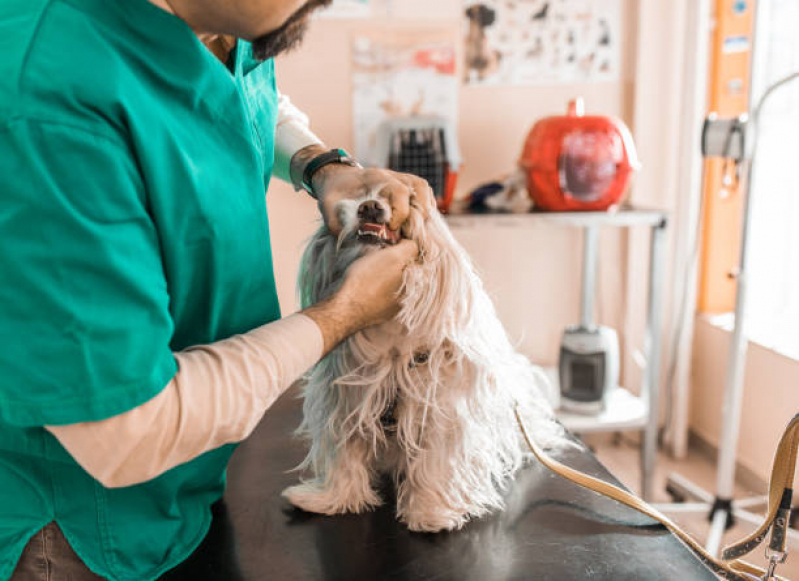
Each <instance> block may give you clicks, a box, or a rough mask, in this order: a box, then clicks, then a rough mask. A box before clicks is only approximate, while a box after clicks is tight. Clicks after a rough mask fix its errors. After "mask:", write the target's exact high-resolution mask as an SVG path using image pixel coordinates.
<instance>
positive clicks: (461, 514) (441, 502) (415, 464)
mask: <svg viewBox="0 0 799 581" xmlns="http://www.w3.org/2000/svg"><path fill="white" fill-rule="evenodd" d="M403 473H404V474H403V475H404V479H403V480H402V482H401V483H400V485H399V490H398V497H397V516H398V517H399V519H400V520H401V521H402V522H404V523H405V524H406V525H407V526H408V528H409V529H410V530H412V531H419V532H437V531H442V530H448V531H450V530H455V529H459V528H461V527H462V526H463V525H464V524H466V523H467V522H468V521H469V518H470V517H471V516H479V515H480V514H481V513H483V512H485V510H482V511H481V510H479V507H477V508H476V509H475V507H473V506H472V505H471V504H470V498H469V494H468V491H466V490H464V489H463V488H464V487H463V486H461V483H460V482H459V478H458V475H457V474H455V473H454V471H453V469H452V463H451V450H450V446H449V445H448V444H446V443H445V442H444V441H440V444H436V445H435V446H432V447H431V448H428V449H425V450H423V451H421V452H419V453H418V454H415V455H414V457H413V458H411V459H409V460H408V465H407V467H406V468H405V470H403ZM473 512H474V514H472V513H473Z"/></svg>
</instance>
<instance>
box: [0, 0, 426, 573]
mask: <svg viewBox="0 0 799 581" xmlns="http://www.w3.org/2000/svg"><path fill="white" fill-rule="evenodd" d="M328 3H329V0H2V2H0V176H2V178H0V580H4V579H9V578H13V579H14V581H18V580H22V579H24V580H26V581H27V580H29V579H51V578H52V579H61V578H67V576H69V577H68V578H70V579H73V580H81V579H97V578H98V577H97V575H99V576H101V577H103V578H109V579H118V580H125V581H127V580H130V581H134V580H135V581H148V580H150V579H155V578H157V577H159V576H160V575H161V574H163V573H164V572H165V571H167V570H168V569H170V568H172V567H174V566H175V565H177V564H178V563H180V562H181V561H182V560H184V559H185V558H186V557H187V556H188V555H189V554H190V553H191V552H192V551H193V550H194V548H196V546H197V545H198V544H199V542H200V541H201V540H202V538H203V537H204V535H205V533H206V532H207V530H208V527H209V524H210V511H209V506H210V505H211V504H212V503H214V502H215V501H217V500H218V499H219V498H220V497H221V495H222V492H223V490H224V479H225V476H224V475H225V467H226V465H227V462H228V459H229V458H230V455H231V453H232V451H233V446H232V445H224V446H221V447H216V448H214V449H212V450H209V451H207V452H206V453H203V454H201V455H199V456H197V457H196V458H193V459H190V460H189V461H186V462H185V463H182V464H180V465H177V466H175V467H174V468H172V469H170V470H168V471H167V472H165V473H163V474H160V475H159V476H158V477H157V478H154V479H152V480H149V481H147V482H142V483H139V484H136V485H133V486H121V487H118V488H108V487H105V486H103V485H102V484H101V483H100V482H98V481H97V480H96V479H94V478H93V477H92V476H91V475H90V474H89V473H88V472H87V471H86V470H84V467H83V466H82V465H81V464H79V463H78V462H77V461H76V460H75V458H74V457H73V456H72V455H71V454H70V452H68V451H67V449H66V448H65V447H64V446H63V445H62V442H61V441H60V440H59V439H57V438H55V437H54V436H53V435H52V433H50V431H48V430H46V429H45V428H44V426H48V427H49V426H64V425H73V424H79V423H88V424H91V423H92V422H99V421H102V420H106V419H107V418H112V417H116V416H118V415H120V414H122V415H124V414H126V413H128V412H130V411H131V410H137V409H139V408H140V406H144V404H145V402H148V401H149V400H152V399H153V398H155V397H156V396H158V395H159V394H160V392H161V391H162V390H163V389H164V387H165V386H166V385H167V384H170V382H171V381H173V379H174V377H176V373H178V371H179V370H178V365H177V364H176V359H175V355H174V354H175V353H178V352H181V351H183V350H187V349H189V348H191V347H193V346H197V345H206V344H208V345H215V344H216V343H217V342H220V341H223V340H225V339H227V338H230V337H233V336H236V335H238V334H246V333H248V332H250V331H251V330H254V329H256V328H258V327H261V326H266V327H268V326H269V325H268V324H269V323H270V322H272V321H276V320H277V319H279V318H280V310H279V306H278V302H277V296H276V292H275V283H274V276H273V272H272V259H271V253H270V247H269V227H268V222H267V215H266V206H265V198H264V191H265V189H266V188H267V186H268V184H269V180H270V176H271V175H272V173H273V166H274V163H275V143H274V135H275V122H276V116H277V102H278V94H277V91H276V83H275V72H274V63H273V61H272V60H271V58H272V57H273V56H274V55H275V54H277V53H278V52H280V51H281V50H284V49H286V48H289V47H291V46H292V45H294V44H296V42H297V41H298V39H299V37H300V35H301V33H302V31H303V29H304V25H305V23H306V21H307V17H308V15H309V14H310V13H311V12H312V11H313V10H314V9H315V8H317V7H319V6H322V5H325V4H328ZM220 34H221V35H229V36H230V37H235V38H239V39H247V40H248V41H251V42H247V41H245V40H239V41H238V43H237V44H236V45H235V48H234V50H233V51H232V52H231V53H230V54H229V55H221V56H222V61H224V62H220V60H219V59H218V58H217V57H216V56H214V55H213V54H212V53H211V52H210V51H209V50H208V49H207V48H206V47H205V46H204V45H203V44H202V42H201V41H200V37H201V36H203V35H220ZM324 151H325V149H324V148H322V147H321V146H319V145H312V146H309V147H306V148H303V149H302V150H301V151H298V152H297V153H296V155H294V156H293V158H292V160H291V165H292V172H293V173H294V174H295V176H297V175H302V174H303V170H304V168H305V167H306V166H307V165H308V164H309V163H311V162H312V161H313V160H317V159H319V157H320V154H323V152H324ZM375 172H378V173H375ZM281 177H287V176H281ZM383 178H385V179H386V180H389V181H390V182H391V183H392V184H393V185H392V186H391V187H390V188H389V189H388V190H389V191H387V192H386V193H384V195H385V197H386V199H387V200H388V202H389V203H390V204H391V206H392V209H393V210H394V218H393V220H392V221H393V223H392V224H391V227H392V228H394V229H396V228H398V227H399V223H400V222H401V221H402V220H404V218H405V217H406V216H407V212H408V205H409V204H411V203H414V196H416V195H418V196H420V197H421V196H424V197H426V198H429V196H430V193H429V189H425V186H423V184H422V183H420V182H419V181H415V180H413V179H412V178H409V177H408V176H397V175H396V174H394V175H389V174H388V173H386V174H380V173H379V170H360V169H358V168H355V167H350V166H348V165H346V164H344V163H338V164H337V163H328V164H327V165H326V166H325V167H324V168H323V170H320V171H319V172H318V174H316V175H314V178H313V183H312V184H311V185H312V186H313V187H312V188H311V189H312V191H313V193H315V194H316V195H318V197H319V202H320V207H321V208H322V209H323V213H324V217H325V219H326V221H327V222H328V224H329V225H330V227H331V228H332V229H334V230H335V228H336V227H337V225H336V222H335V216H333V215H332V214H331V212H330V211H331V209H332V207H333V204H334V203H335V202H336V201H337V200H339V199H341V198H343V197H346V196H350V195H355V194H358V195H360V193H361V192H362V191H363V189H364V187H366V186H368V185H369V184H372V183H374V182H375V180H380V179H383ZM295 181H296V180H295ZM429 201H430V200H429V199H425V200H423V201H422V202H419V200H417V203H419V204H420V205H422V206H425V207H429ZM284 219H290V217H284ZM410 246H412V245H411V243H407V242H406V243H403V245H402V248H397V247H395V248H391V249H386V250H381V251H379V252H378V253H373V254H372V255H370V256H369V257H366V258H364V259H362V260H364V261H365V260H372V261H373V264H372V267H373V268H371V269H370V271H369V272H368V274H369V278H368V280H367V278H366V273H367V269H366V268H361V269H356V268H354V269H353V272H354V274H353V275H352V278H353V280H351V281H349V282H348V284H349V288H350V289H353V288H354V289H358V288H364V289H367V287H368V288H369V289H371V290H370V291H368V292H367V291H366V290H365V291H364V292H365V295H364V297H356V294H357V293H352V292H350V294H349V295H348V297H349V298H348V299H347V300H338V301H334V302H332V303H329V304H325V305H320V306H318V307H317V308H316V309H315V310H314V312H313V317H312V318H313V321H315V322H316V324H317V325H318V328H319V332H321V334H322V337H323V339H324V345H325V350H329V349H330V348H331V347H332V346H334V345H335V343H336V342H337V341H340V340H341V339H343V338H344V337H345V336H346V334H347V333H350V332H353V331H354V330H357V329H359V328H363V327H364V326H366V325H368V324H370V323H374V322H377V321H380V320H384V319H385V318H386V317H388V316H390V314H391V313H393V312H395V309H396V302H397V298H396V291H397V290H398V288H399V281H400V280H401V270H402V267H403V265H404V264H406V263H407V261H408V260H412V259H413V257H414V256H415V252H416V251H415V247H414V248H413V249H410V248H409V247H410ZM378 254H379V255H382V256H380V257H377V258H375V257H376V255H378ZM377 265H381V267H380V268H377ZM375 289H377V290H375ZM309 316H310V315H309ZM181 371H182V370H181ZM56 523H57V525H56ZM48 527H56V528H48ZM41 531H49V532H48V533H47V534H53V531H58V533H59V534H61V532H62V531H63V535H64V536H65V537H66V539H67V540H68V545H67V547H69V546H71V549H73V550H74V551H75V553H77V555H78V556H79V561H78V563H79V564H80V567H79V568H78V569H69V570H67V569H66V568H64V569H59V567H61V565H60V564H59V563H58V562H56V561H54V560H51V559H50V557H48V556H47V555H45V556H44V557H43V559H44V560H43V561H42V564H41V571H42V572H41V576H39V574H38V573H33V572H31V571H20V570H18V571H17V572H16V573H14V571H15V568H16V565H17V563H18V562H19V560H20V555H22V554H23V549H25V547H26V546H28V552H32V551H34V550H33V549H31V546H32V545H30V544H29V543H33V541H32V540H31V539H32V536H33V535H34V534H39V532H41ZM40 534H41V538H40V542H41V545H42V550H46V548H47V544H48V542H52V537H48V536H47V534H45V533H44V532H41V533H40ZM37 538H38V537H37ZM36 550H38V549H36ZM35 564H36V563H34V565H35ZM73 565H74V564H73ZM73 565H70V567H72V566H73ZM37 566H38V565H37ZM64 567H66V566H64ZM12 574H13V577H12Z"/></svg>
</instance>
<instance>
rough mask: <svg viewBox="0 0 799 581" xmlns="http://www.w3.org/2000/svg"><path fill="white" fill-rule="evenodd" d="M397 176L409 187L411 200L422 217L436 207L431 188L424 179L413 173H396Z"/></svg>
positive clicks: (426, 215)
mask: <svg viewBox="0 0 799 581" xmlns="http://www.w3.org/2000/svg"><path fill="white" fill-rule="evenodd" d="M397 177H398V178H399V179H400V181H402V183H404V184H405V185H406V186H407V187H408V189H410V194H411V195H410V200H411V202H412V203H413V204H414V205H415V206H416V207H417V208H419V209H420V210H421V211H422V214H423V215H424V217H425V218H427V217H428V216H429V215H430V212H432V211H433V209H434V208H435V207H436V200H435V195H434V194H433V188H431V187H430V184H429V183H428V182H427V180H426V179H424V178H420V177H419V176H415V175H413V174H397Z"/></svg>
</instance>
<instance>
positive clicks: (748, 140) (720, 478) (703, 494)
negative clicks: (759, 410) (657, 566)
mask: <svg viewBox="0 0 799 581" xmlns="http://www.w3.org/2000/svg"><path fill="white" fill-rule="evenodd" d="M760 5H761V3H760V2H758V3H757V8H756V10H757V12H756V16H755V23H756V24H755V30H757V22H758V20H759V18H758V15H759V13H760V8H759V7H760ZM797 79H799V72H795V73H793V74H791V75H788V76H787V77H785V78H783V79H781V80H779V81H778V82H776V83H774V84H773V85H771V86H770V87H768V89H766V91H765V93H764V94H763V96H762V97H761V98H760V100H759V101H758V102H757V105H756V106H755V107H751V106H750V111H751V114H750V115H749V116H742V117H740V118H738V119H726V120H725V119H717V118H716V117H715V116H713V115H711V116H710V117H709V118H708V120H707V121H706V123H705V135H704V136H703V155H704V156H705V157H723V158H727V159H731V160H733V161H734V162H735V164H736V170H737V171H740V172H741V173H743V174H744V180H745V184H744V186H745V187H744V192H745V200H744V211H743V228H742V232H741V255H740V262H739V270H738V273H737V276H736V278H737V290H736V296H735V326H734V328H733V333H732V340H731V344H730V350H729V360H728V368H727V377H726V381H725V392H724V405H723V408H722V433H721V442H720V445H719V459H718V473H717V482H716V491H715V494H713V493H710V492H708V491H705V490H703V489H701V488H700V487H698V486H697V485H695V484H693V483H692V482H690V481H688V480H687V479H685V478H683V477H681V476H679V475H678V474H672V475H670V476H669V479H668V484H667V490H669V491H670V492H671V493H672V494H673V495H674V496H676V497H685V498H690V499H692V500H697V501H699V502H697V503H685V504H683V503H676V504H670V505H661V507H660V508H661V510H663V511H665V512H671V513H674V514H678V513H681V514H689V513H704V512H708V511H709V518H710V520H711V522H712V524H711V528H710V532H709V534H708V538H707V542H706V545H705V547H706V549H707V550H708V552H709V553H711V554H713V555H718V553H719V549H720V546H721V541H722V537H723V535H724V532H725V531H726V530H727V529H729V528H730V527H731V526H732V525H733V524H734V522H735V519H736V518H740V519H741V520H745V521H747V522H752V523H753V524H759V522H760V520H761V519H759V518H758V517H757V516H756V515H754V514H752V513H751V512H749V511H748V510H746V509H747V508H750V507H753V506H758V505H762V504H765V499H763V498H753V499H744V500H733V493H734V484H735V460H736V451H737V447H738V438H739V432H740V423H741V406H742V402H743V388H744V385H743V381H744V368H745V364H746V353H747V347H748V342H747V336H746V326H745V323H746V315H745V311H746V295H747V289H748V282H749V281H748V271H747V249H748V241H749V234H750V232H749V228H750V220H751V213H752V195H751V194H752V184H753V180H754V175H755V171H754V170H755V154H756V145H757V143H756V142H757V135H758V131H759V122H760V116H761V113H762V111H763V107H764V106H765V104H766V102H767V101H768V99H769V98H770V97H771V96H772V95H773V94H774V93H775V92H776V91H778V90H779V89H780V88H782V87H783V86H785V85H787V84H789V83H791V82H793V81H795V80H797ZM752 102H754V99H753V98H751V96H750V103H752ZM713 133H715V135H716V138H715V140H714V139H712V134H713ZM709 135H710V137H708V136H709ZM788 535H789V540H791V541H793V543H794V544H795V545H796V544H799V543H797V541H799V533H796V532H795V531H790V529H789V533H788Z"/></svg>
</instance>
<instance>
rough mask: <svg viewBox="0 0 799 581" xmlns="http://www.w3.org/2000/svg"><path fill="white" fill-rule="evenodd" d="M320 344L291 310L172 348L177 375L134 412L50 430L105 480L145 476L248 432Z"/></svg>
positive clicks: (309, 324)
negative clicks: (224, 335)
mask: <svg viewBox="0 0 799 581" xmlns="http://www.w3.org/2000/svg"><path fill="white" fill-rule="evenodd" d="M323 349H324V341H323V337H322V333H321V331H320V329H319V327H318V326H317V324H316V323H314V321H312V320H311V319H310V318H308V317H307V316H305V315H302V314H294V315H291V316H289V317H286V318H284V319H281V320H279V321H275V322H274V323H270V324H268V325H264V326H262V327H259V328H257V329H254V330H252V331H250V332H248V333H244V334H242V335H236V336H234V337H231V338H229V339H226V340H224V341H218V342H216V343H213V344H210V345H203V346H198V347H192V348H190V349H187V350H185V351H181V352H178V353H175V354H174V355H175V359H176V360H177V363H178V372H177V374H176V375H175V376H174V377H173V378H172V380H171V381H170V382H169V383H168V384H167V385H166V387H165V388H164V389H163V390H162V391H161V392H160V393H159V394H158V395H157V396H155V397H154V398H152V399H151V400H149V401H148V402H146V403H144V404H142V405H140V406H138V407H136V408H134V409H132V410H129V411H127V412H125V413H123V414H120V415H118V416H114V417H112V418H108V419H105V420H102V421H98V422H84V423H79V424H70V425H66V426H47V430H49V431H50V432H51V433H52V434H53V435H54V436H55V437H56V438H57V439H58V441H59V442H61V445H63V446H64V448H66V450H67V451H68V452H69V453H70V454H71V455H72V456H73V457H74V458H75V460H76V461H77V462H78V463H79V464H80V465H81V466H82V467H83V468H84V469H85V470H86V471H87V472H88V473H89V474H91V475H92V476H93V477H94V478H96V479H97V480H98V481H99V482H100V483H102V484H103V485H105V486H107V487H109V488H111V487H121V486H131V485H133V484H138V483H141V482H146V481H147V480H150V479H152V478H155V477H156V476H158V475H160V474H162V473H164V472H166V471H167V470H169V469H170V468H174V467H175V466H177V465H179V464H183V463H185V462H188V461H189V460H192V459H193V458H196V457H197V456H199V455H201V454H203V453H205V452H207V451H209V450H213V449H215V448H218V447H220V446H222V445H224V444H228V443H232V442H239V441H241V440H243V439H245V438H246V437H247V436H249V435H250V433H251V432H252V431H253V429H254V428H255V426H256V425H257V424H258V422H259V421H260V419H261V417H262V416H263V415H264V412H265V411H266V410H267V409H268V408H269V406H271V405H272V404H273V403H274V402H275V400H276V399H277V398H278V397H279V396H280V395H281V394H282V393H283V392H285V391H286V389H288V388H289V387H290V386H291V384H292V383H294V382H295V381H296V380H297V379H299V377H300V376H301V375H302V374H303V373H304V372H305V371H306V370H308V369H309V368H310V367H311V366H312V365H314V364H315V363H316V362H317V361H318V360H319V359H320V357H321V356H322V352H323Z"/></svg>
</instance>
